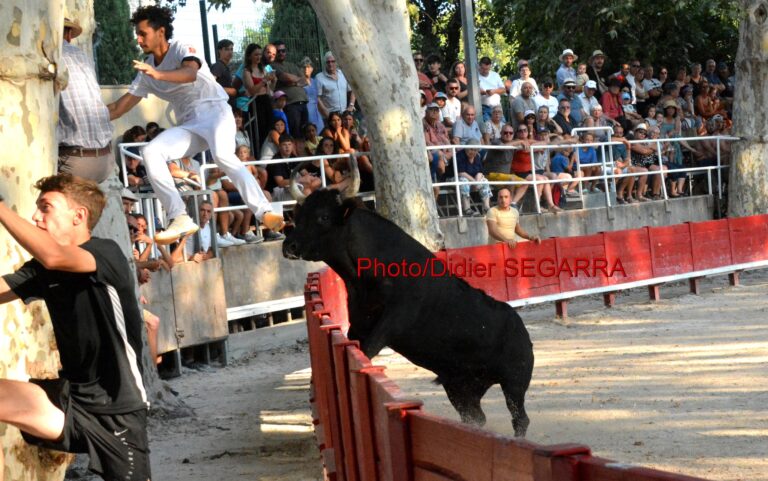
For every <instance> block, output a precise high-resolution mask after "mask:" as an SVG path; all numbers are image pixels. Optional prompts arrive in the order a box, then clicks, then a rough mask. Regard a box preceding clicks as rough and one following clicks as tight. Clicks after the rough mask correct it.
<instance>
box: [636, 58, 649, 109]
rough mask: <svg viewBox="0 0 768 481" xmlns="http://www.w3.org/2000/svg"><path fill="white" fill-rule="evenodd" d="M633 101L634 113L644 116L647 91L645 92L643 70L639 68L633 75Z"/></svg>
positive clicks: (646, 106) (646, 105)
mask: <svg viewBox="0 0 768 481" xmlns="http://www.w3.org/2000/svg"><path fill="white" fill-rule="evenodd" d="M635 100H636V102H635V104H634V105H635V111H636V112H637V113H638V114H640V115H641V116H644V115H645V112H646V110H647V109H648V104H647V102H648V91H647V90H645V70H644V69H641V68H640V69H637V73H636V74H635Z"/></svg>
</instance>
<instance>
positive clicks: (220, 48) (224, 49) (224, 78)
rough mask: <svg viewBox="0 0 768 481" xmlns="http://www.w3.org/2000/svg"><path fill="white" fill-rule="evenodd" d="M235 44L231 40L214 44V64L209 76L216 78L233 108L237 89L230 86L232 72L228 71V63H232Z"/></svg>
mask: <svg viewBox="0 0 768 481" xmlns="http://www.w3.org/2000/svg"><path fill="white" fill-rule="evenodd" d="M234 49H235V44H234V43H233V42H232V40H228V39H226V38H225V39H222V40H219V43H217V44H216V57H218V60H216V63H214V64H213V65H211V74H213V76H214V77H215V78H216V82H218V84H219V85H221V88H223V89H224V91H225V92H226V93H227V95H229V105H231V106H232V107H234V106H235V98H237V89H236V88H235V87H234V86H233V85H232V71H231V70H229V62H231V61H232V54H233V53H234Z"/></svg>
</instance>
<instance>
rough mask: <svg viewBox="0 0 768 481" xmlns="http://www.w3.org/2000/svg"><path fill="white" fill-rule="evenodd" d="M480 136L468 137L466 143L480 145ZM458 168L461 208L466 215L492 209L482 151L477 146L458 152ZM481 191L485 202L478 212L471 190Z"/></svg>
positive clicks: (478, 213) (476, 214)
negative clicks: (481, 155) (484, 172)
mask: <svg viewBox="0 0 768 481" xmlns="http://www.w3.org/2000/svg"><path fill="white" fill-rule="evenodd" d="M480 144H481V140H480V139H479V138H474V139H468V140H467V141H466V142H465V145H480ZM456 170H457V172H458V173H459V177H458V180H459V182H461V184H460V185H459V192H460V193H461V209H462V211H463V213H464V215H465V216H480V215H484V214H485V213H486V212H487V211H488V209H490V207H491V205H490V199H491V186H490V185H489V184H488V180H487V179H486V178H485V176H484V175H483V161H482V159H481V158H480V151H479V150H478V149H476V148H470V147H467V148H465V149H463V150H461V151H459V152H458V153H457V154H456ZM468 182H480V184H474V185H470V184H469V183H468ZM473 190H475V191H479V192H480V199H481V200H482V202H483V211H482V212H478V211H477V210H475V209H474V208H473V207H472V205H471V199H470V197H469V194H470V191H473Z"/></svg>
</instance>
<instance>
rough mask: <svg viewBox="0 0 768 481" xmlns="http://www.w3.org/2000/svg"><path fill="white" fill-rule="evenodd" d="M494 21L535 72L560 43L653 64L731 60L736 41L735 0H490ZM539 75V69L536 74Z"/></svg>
mask: <svg viewBox="0 0 768 481" xmlns="http://www.w3.org/2000/svg"><path fill="white" fill-rule="evenodd" d="M492 9H493V15H492V16H491V17H492V23H493V25H494V27H495V28H497V29H498V30H499V31H501V32H502V33H503V34H504V37H505V39H506V40H507V42H509V43H510V44H516V45H519V48H518V49H517V52H516V53H517V55H518V56H519V57H522V58H529V59H531V61H532V63H533V70H534V73H539V72H546V73H552V72H554V71H555V70H556V69H557V66H558V64H559V62H558V60H557V58H558V56H559V55H560V53H561V52H562V51H563V49H565V48H571V49H573V50H574V51H575V52H576V53H577V54H578V55H579V57H580V60H584V61H586V60H587V58H588V57H589V55H590V53H591V52H592V51H593V50H595V49H600V50H602V51H603V52H605V53H606V55H607V56H608V63H609V64H610V66H611V67H616V66H618V64H619V63H620V62H626V61H627V60H628V59H630V58H638V59H640V60H641V61H643V62H650V63H653V64H654V65H667V66H668V67H670V68H674V67H676V66H682V65H685V66H688V65H689V64H690V63H692V62H703V61H705V60H706V59H709V58H715V59H717V60H732V59H733V58H734V56H735V55H736V49H737V46H738V28H737V24H738V12H739V10H738V3H737V2H736V1H734V0H714V1H711V2H701V1H698V0H668V1H664V2H638V1H634V0H620V1H617V0H594V1H591V2H588V3H586V2H574V1H572V0H552V1H550V2H547V3H546V4H542V3H541V2H538V1H534V0H494V2H493V6H492ZM539 75H540V74H539Z"/></svg>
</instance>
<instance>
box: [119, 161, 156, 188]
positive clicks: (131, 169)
mask: <svg viewBox="0 0 768 481" xmlns="http://www.w3.org/2000/svg"><path fill="white" fill-rule="evenodd" d="M125 175H126V178H127V181H128V188H129V189H130V190H131V191H133V192H151V191H152V185H150V183H149V178H148V177H147V169H146V167H144V165H143V164H142V163H141V160H139V159H138V158H136V157H133V156H130V155H126V156H125Z"/></svg>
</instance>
